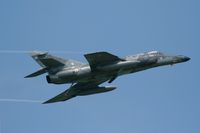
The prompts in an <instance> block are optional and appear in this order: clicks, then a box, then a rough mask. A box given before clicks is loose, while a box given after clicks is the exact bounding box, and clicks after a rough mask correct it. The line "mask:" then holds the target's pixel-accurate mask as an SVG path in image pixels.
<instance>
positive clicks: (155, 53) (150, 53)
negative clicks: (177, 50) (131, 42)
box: [125, 51, 164, 60]
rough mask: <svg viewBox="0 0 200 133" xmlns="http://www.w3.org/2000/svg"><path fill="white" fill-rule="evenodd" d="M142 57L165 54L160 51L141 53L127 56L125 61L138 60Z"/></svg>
mask: <svg viewBox="0 0 200 133" xmlns="http://www.w3.org/2000/svg"><path fill="white" fill-rule="evenodd" d="M142 56H164V54H163V53H161V52H158V51H150V52H145V53H140V54H136V55H131V56H126V57H125V59H127V60H131V59H137V58H139V57H142Z"/></svg>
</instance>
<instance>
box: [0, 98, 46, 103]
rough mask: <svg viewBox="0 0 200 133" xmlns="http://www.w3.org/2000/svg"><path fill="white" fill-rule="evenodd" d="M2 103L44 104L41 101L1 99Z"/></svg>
mask: <svg viewBox="0 0 200 133" xmlns="http://www.w3.org/2000/svg"><path fill="white" fill-rule="evenodd" d="M0 102H20V103H42V101H39V100H27V99H0Z"/></svg>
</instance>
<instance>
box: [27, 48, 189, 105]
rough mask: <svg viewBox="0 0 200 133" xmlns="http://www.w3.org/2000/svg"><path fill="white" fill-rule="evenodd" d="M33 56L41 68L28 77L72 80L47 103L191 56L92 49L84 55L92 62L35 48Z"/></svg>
mask: <svg viewBox="0 0 200 133" xmlns="http://www.w3.org/2000/svg"><path fill="white" fill-rule="evenodd" d="M31 56H32V58H33V59H34V60H35V61H36V62H37V63H38V64H39V65H40V66H41V67H42V68H41V69H40V70H38V71H36V72H34V73H32V74H30V75H28V76H26V77H25V78H30V77H35V76H38V75H41V74H44V73H48V75H47V76H46V80H47V82H48V83H52V84H67V83H70V84H71V86H70V88H69V89H67V90H66V91H64V92H62V93H61V94H59V95H57V96H56V97H54V98H52V99H50V100H48V101H46V102H44V104H45V103H54V102H60V101H65V100H68V99H71V98H73V97H76V96H85V95H91V94H96V93H103V92H108V91H112V90H114V89H116V87H112V86H99V85H100V84H102V83H104V82H106V81H108V83H112V82H113V81H114V80H115V79H116V78H117V77H118V76H121V75H125V74H130V73H135V72H138V71H143V70H146V69H150V68H154V67H158V66H164V65H173V64H176V63H181V62H186V61H188V60H190V58H189V57H187V56H182V55H178V56H170V55H165V54H163V53H161V52H158V51H151V52H146V53H141V54H136V55H130V56H126V57H124V58H120V57H118V56H116V55H113V54H110V53H108V52H96V53H89V54H85V55H84V56H85V58H86V59H87V61H88V62H89V64H83V63H81V62H78V61H75V60H65V59H62V58H60V57H56V56H53V55H50V54H48V52H32V53H31Z"/></svg>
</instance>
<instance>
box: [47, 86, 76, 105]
mask: <svg viewBox="0 0 200 133" xmlns="http://www.w3.org/2000/svg"><path fill="white" fill-rule="evenodd" d="M73 97H75V95H72V93H70V89H68V90H66V91H64V92H62V93H61V94H59V95H57V96H55V97H53V98H52V99H49V100H48V101H46V102H44V103H43V104H47V103H54V102H61V101H66V100H68V99H71V98H73Z"/></svg>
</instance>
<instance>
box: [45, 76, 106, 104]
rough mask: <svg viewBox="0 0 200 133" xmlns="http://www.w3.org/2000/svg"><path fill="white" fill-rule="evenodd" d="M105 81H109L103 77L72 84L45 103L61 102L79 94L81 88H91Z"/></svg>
mask: <svg viewBox="0 0 200 133" xmlns="http://www.w3.org/2000/svg"><path fill="white" fill-rule="evenodd" d="M105 81H107V79H101V80H96V81H92V82H91V81H89V82H86V83H77V84H75V85H73V86H71V87H70V88H69V89H67V90H66V91H64V92H62V93H61V94H59V95H57V96H55V97H53V98H52V99H50V100H47V101H46V102H44V103H43V104H47V103H55V102H61V101H66V100H69V99H71V98H73V97H75V96H77V94H78V93H79V92H80V91H81V90H83V89H87V88H91V87H96V86H98V85H99V84H101V83H103V82H105Z"/></svg>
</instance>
